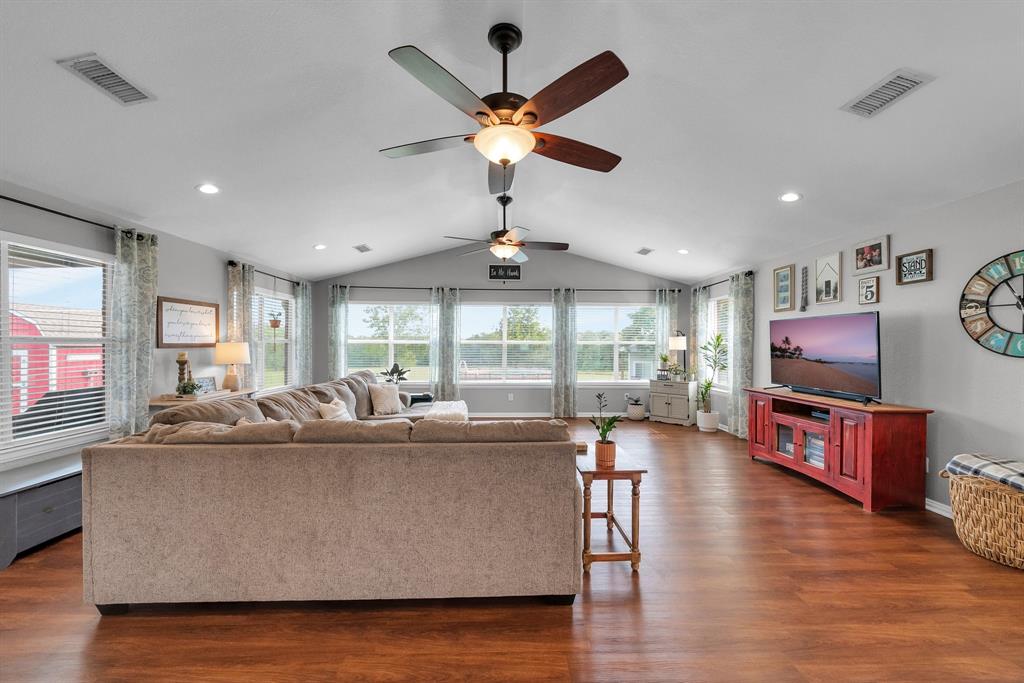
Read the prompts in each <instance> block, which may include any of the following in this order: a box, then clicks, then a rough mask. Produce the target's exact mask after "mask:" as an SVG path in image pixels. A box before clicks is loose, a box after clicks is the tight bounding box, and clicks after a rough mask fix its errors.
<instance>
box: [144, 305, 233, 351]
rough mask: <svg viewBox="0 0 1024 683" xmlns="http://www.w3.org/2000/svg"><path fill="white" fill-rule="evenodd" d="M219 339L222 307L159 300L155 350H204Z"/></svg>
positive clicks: (214, 344) (215, 343)
mask: <svg viewBox="0 0 1024 683" xmlns="http://www.w3.org/2000/svg"><path fill="white" fill-rule="evenodd" d="M218 339H220V304H214V303H206V302H204V301H191V300H189V299H172V298H171V297H169V296H158V297H157V298H156V347H157V348H158V349H201V348H209V347H213V346H216V345H217V340H218Z"/></svg>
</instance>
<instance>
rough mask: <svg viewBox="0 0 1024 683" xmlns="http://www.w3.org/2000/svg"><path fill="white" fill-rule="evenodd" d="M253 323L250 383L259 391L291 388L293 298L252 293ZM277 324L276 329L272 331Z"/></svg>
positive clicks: (294, 369)
mask: <svg viewBox="0 0 1024 683" xmlns="http://www.w3.org/2000/svg"><path fill="white" fill-rule="evenodd" d="M252 305H253V311H252V316H253V318H252V319H253V320H255V321H257V324H256V334H257V337H258V338H257V339H256V340H254V341H255V345H256V346H257V349H256V353H255V354H254V355H255V358H252V361H253V365H254V367H253V370H254V373H253V374H254V381H255V383H256V388H257V389H259V390H261V391H266V390H269V389H280V388H284V387H289V386H292V385H294V384H295V383H296V378H295V371H296V367H295V356H294V351H295V349H294V348H293V346H292V339H293V337H294V334H295V298H294V297H292V296H289V295H287V294H279V293H277V292H271V291H265V290H261V289H257V290H256V296H254V297H253V298H252ZM275 320H276V321H277V323H276V324H277V327H276V328H275V327H273V324H274V322H273V321H275Z"/></svg>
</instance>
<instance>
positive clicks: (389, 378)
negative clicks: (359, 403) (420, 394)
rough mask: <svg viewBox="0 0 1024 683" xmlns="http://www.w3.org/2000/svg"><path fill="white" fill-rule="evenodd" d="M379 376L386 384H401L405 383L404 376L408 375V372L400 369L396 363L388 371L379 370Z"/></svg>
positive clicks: (405, 369)
mask: <svg viewBox="0 0 1024 683" xmlns="http://www.w3.org/2000/svg"><path fill="white" fill-rule="evenodd" d="M379 374H380V376H381V377H383V378H384V381H385V382H386V383H389V384H401V383H402V382H404V381H405V376H406V375H407V374H409V370H408V369H407V368H400V367H398V363H395V364H394V365H392V366H391V368H390V369H385V370H381V371H380V373H379Z"/></svg>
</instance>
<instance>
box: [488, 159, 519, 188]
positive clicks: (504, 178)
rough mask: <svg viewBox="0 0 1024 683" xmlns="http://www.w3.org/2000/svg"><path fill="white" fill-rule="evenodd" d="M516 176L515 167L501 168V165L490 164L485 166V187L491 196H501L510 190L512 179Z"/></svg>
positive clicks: (510, 165)
mask: <svg viewBox="0 0 1024 683" xmlns="http://www.w3.org/2000/svg"><path fill="white" fill-rule="evenodd" d="M515 174H516V165H515V164H509V165H508V166H507V167H506V168H502V167H501V164H496V163H494V162H491V163H489V164H487V186H488V187H489V188H490V190H491V194H501V193H502V192H508V191H509V190H511V189H512V178H513V177H514V176H515Z"/></svg>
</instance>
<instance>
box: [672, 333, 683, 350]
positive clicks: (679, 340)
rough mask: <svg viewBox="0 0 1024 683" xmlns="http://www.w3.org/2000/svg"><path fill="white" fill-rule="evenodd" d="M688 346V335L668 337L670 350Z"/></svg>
mask: <svg viewBox="0 0 1024 683" xmlns="http://www.w3.org/2000/svg"><path fill="white" fill-rule="evenodd" d="M685 348H686V335H685V334H682V335H679V336H678V337H669V338H668V350H669V351H682V350H683V349H685Z"/></svg>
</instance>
